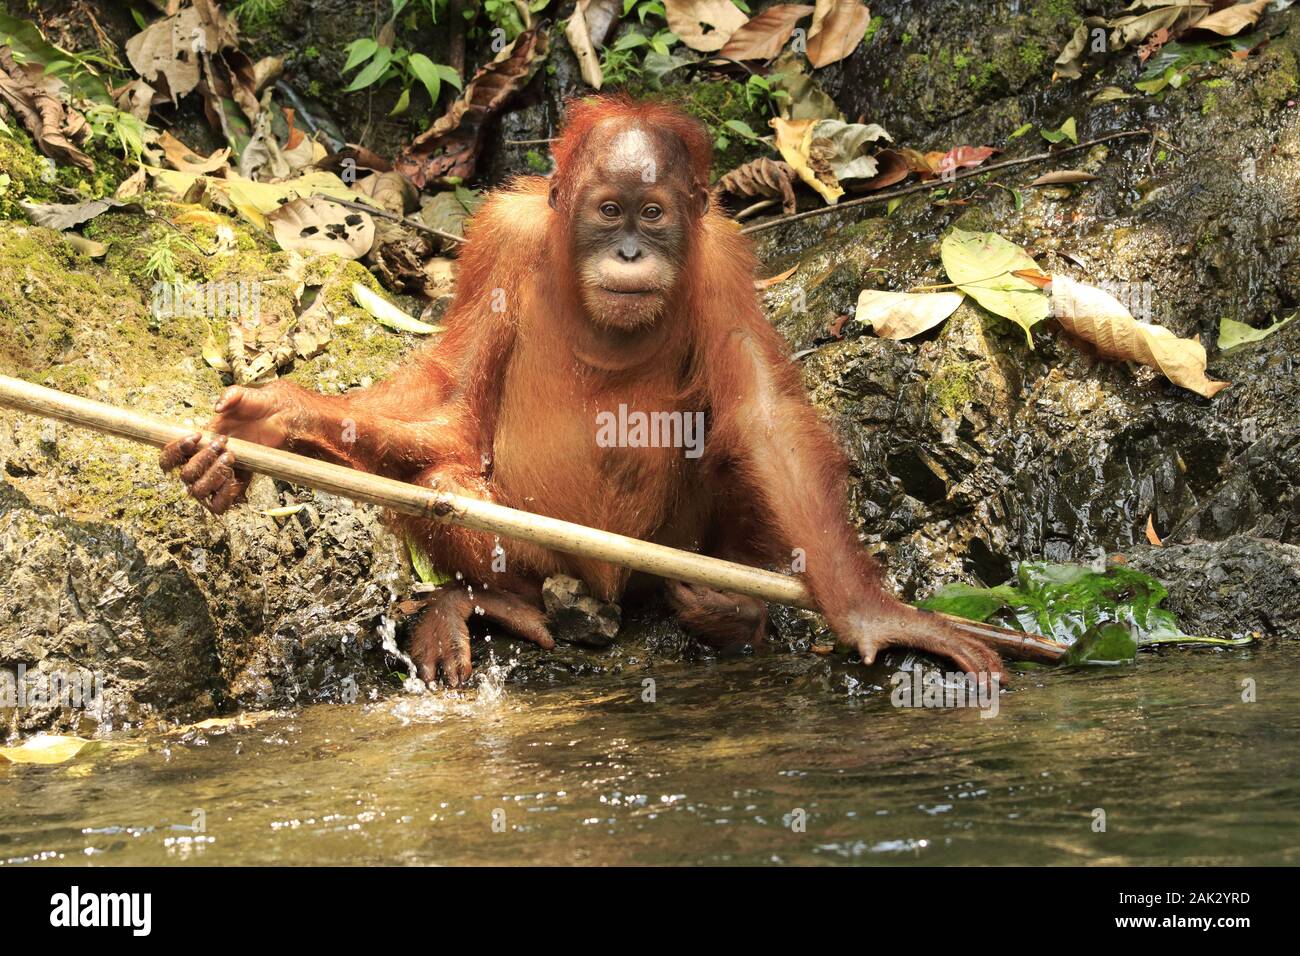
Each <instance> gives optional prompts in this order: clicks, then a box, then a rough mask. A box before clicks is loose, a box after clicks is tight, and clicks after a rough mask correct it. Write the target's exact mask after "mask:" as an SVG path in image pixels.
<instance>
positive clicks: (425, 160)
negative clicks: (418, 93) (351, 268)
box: [394, 7, 740, 189]
mask: <svg viewBox="0 0 1300 956" xmlns="http://www.w3.org/2000/svg"><path fill="white" fill-rule="evenodd" d="M732 9H733V10H735V7H732ZM736 12H737V13H739V12H740V11H738V10H737V11H736ZM549 37H550V34H549V33H547V31H546V30H545V29H543V28H542V27H538V28H536V29H534V30H528V31H525V32H524V33H521V34H519V36H518V38H516V40H515V42H514V44H513V48H512V49H511V51H510V53H509V55H507V56H506V57H505V58H504V59H499V60H495V61H493V62H492V63H489V64H487V65H486V66H485V67H483V68H482V69H481V70H479V71H478V72H477V73H475V74H474V78H473V79H472V80H470V81H469V83H467V84H466V85H465V90H464V92H463V93H461V95H460V96H459V97H458V98H457V99H456V101H455V102H454V103H452V105H451V108H450V109H448V110H447V112H446V113H445V114H444V115H443V116H442V117H441V118H440V119H438V120H437V121H436V122H435V123H434V124H433V125H432V126H430V127H429V128H428V129H427V130H425V131H424V132H423V133H421V134H420V135H419V136H417V137H416V138H415V139H414V140H413V141H412V142H411V144H410V145H409V146H407V147H406V148H405V149H404V150H402V153H401V155H400V156H399V157H398V159H397V162H396V163H395V164H394V166H395V168H396V169H397V170H398V172H400V173H403V174H404V175H405V176H406V177H407V178H408V179H410V180H411V182H413V183H414V184H415V185H416V188H418V189H423V188H424V186H425V185H426V184H427V183H429V182H431V181H434V180H446V179H449V178H453V177H454V178H457V179H461V180H463V179H468V178H469V177H470V176H471V175H473V173H474V166H475V163H476V162H477V161H478V155H479V153H480V151H481V150H482V149H483V143H484V140H485V138H486V136H487V127H488V125H489V123H490V122H491V120H492V119H494V118H495V117H496V115H497V114H498V113H500V112H501V111H502V110H503V109H504V108H505V106H506V104H507V103H508V102H509V100H510V98H511V97H512V96H514V94H516V93H517V92H519V91H520V90H522V89H523V88H524V87H525V86H527V85H528V83H529V82H530V81H531V80H532V78H533V76H534V75H536V73H537V71H538V70H539V69H540V68H541V65H542V62H543V61H544V60H545V58H546V53H547V49H548V44H549ZM502 52H503V53H504V52H505V50H502Z"/></svg>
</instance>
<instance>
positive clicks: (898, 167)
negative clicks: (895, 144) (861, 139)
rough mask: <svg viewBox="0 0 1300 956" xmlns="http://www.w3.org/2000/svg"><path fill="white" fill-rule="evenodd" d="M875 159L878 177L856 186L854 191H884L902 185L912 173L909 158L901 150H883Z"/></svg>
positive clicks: (875, 176)
mask: <svg viewBox="0 0 1300 956" xmlns="http://www.w3.org/2000/svg"><path fill="white" fill-rule="evenodd" d="M874 159H875V161H876V175H874V176H872V177H871V178H870V179H866V180H863V181H862V182H859V183H856V184H854V187H853V188H854V189H857V190H864V191H870V190H875V189H884V188H885V187H886V186H892V185H894V184H895V183H901V182H902V181H903V180H904V179H906V178H907V177H908V175H909V174H911V172H912V166H911V164H910V163H909V162H908V161H907V157H906V156H904V155H903V153H902V152H900V151H899V150H896V149H882V150H881V151H880V152H878V153H876V155H875V157H874Z"/></svg>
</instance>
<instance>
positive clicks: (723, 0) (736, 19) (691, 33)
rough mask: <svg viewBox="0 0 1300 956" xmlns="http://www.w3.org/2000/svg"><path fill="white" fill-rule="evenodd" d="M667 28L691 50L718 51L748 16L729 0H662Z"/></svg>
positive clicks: (743, 23) (702, 51)
mask: <svg viewBox="0 0 1300 956" xmlns="http://www.w3.org/2000/svg"><path fill="white" fill-rule="evenodd" d="M663 2H664V9H665V11H666V13H667V19H668V28H669V29H670V30H672V31H673V33H675V34H677V37H678V38H679V39H680V40H681V41H682V42H683V43H685V44H686V45H687V46H688V47H690V48H691V49H692V50H699V51H700V52H701V53H713V52H715V51H717V50H721V49H722V47H723V46H724V45H725V44H726V42H727V41H728V40H729V39H731V35H732V34H733V33H735V32H736V31H737V30H739V29H740V28H741V27H742V26H744V25H745V22H746V21H747V20H748V19H749V18H748V17H747V16H745V15H744V14H743V13H741V12H740V8H739V7H737V6H736V5H735V4H734V3H732V2H731V0H663Z"/></svg>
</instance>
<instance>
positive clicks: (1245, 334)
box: [1218, 312, 1300, 352]
mask: <svg viewBox="0 0 1300 956" xmlns="http://www.w3.org/2000/svg"><path fill="white" fill-rule="evenodd" d="M1297 315H1300V312H1293V313H1291V314H1290V315H1289V316H1287V317H1286V318H1285V319H1281V320H1279V321H1277V322H1274V323H1273V324H1272V325H1270V326H1268V328H1264V329H1257V328H1255V327H1254V326H1252V325H1247V324H1246V323H1245V322H1238V321H1237V320H1236V319H1220V320H1219V341H1218V346H1219V351H1220V352H1226V351H1228V349H1235V348H1236V347H1237V346H1239V345H1248V344H1249V343H1251V342H1258V341H1259V340H1260V339H1266V338H1268V337H1269V336H1270V335H1272V334H1273V333H1274V332H1276V331H1277V330H1278V329H1280V328H1282V326H1284V325H1286V324H1287V323H1288V322H1290V321H1291V320H1293V319H1294V318H1295V317H1296V316H1297Z"/></svg>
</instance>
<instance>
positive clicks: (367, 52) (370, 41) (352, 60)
mask: <svg viewBox="0 0 1300 956" xmlns="http://www.w3.org/2000/svg"><path fill="white" fill-rule="evenodd" d="M378 49H379V43H378V42H377V41H376V40H375V38H374V37H362V38H361V39H359V40H353V41H352V42H351V43H349V44H348V45H347V51H348V58H347V62H345V63H344V64H343V72H344V73H346V72H347V71H348V70H350V69H352V68H353V67H356V66H359V65H361V64H362V63H364V62H365V61H366V60H368V59H370V58H371V57H372V56H374V55H375V52H376V51H377V50H378Z"/></svg>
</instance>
